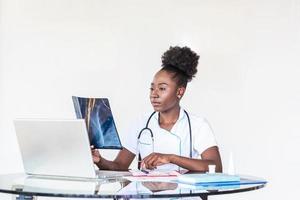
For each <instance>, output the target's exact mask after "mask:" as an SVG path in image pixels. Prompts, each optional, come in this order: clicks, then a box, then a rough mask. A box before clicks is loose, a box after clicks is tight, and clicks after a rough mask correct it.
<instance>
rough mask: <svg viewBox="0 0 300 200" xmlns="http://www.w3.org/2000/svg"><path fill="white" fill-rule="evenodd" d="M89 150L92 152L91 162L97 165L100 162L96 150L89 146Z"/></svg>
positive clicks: (99, 156)
mask: <svg viewBox="0 0 300 200" xmlns="http://www.w3.org/2000/svg"><path fill="white" fill-rule="evenodd" d="M91 150H92V156H93V162H94V163H95V164H97V163H99V162H100V161H101V155H100V153H99V151H98V149H95V148H94V146H91Z"/></svg>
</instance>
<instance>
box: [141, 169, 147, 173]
mask: <svg viewBox="0 0 300 200" xmlns="http://www.w3.org/2000/svg"><path fill="white" fill-rule="evenodd" d="M141 172H144V173H145V174H149V171H147V170H145V169H141Z"/></svg>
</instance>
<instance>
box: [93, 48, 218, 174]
mask: <svg viewBox="0 0 300 200" xmlns="http://www.w3.org/2000/svg"><path fill="white" fill-rule="evenodd" d="M198 59H199V56H198V55H197V54H196V53H195V52H193V51H192V50H191V49H190V48H188V47H178V46H175V47H170V49H169V50H168V51H166V52H165V53H164V54H163V56H162V68H161V69H160V70H159V71H158V72H157V73H156V74H155V76H154V78H153V81H152V83H151V86H150V101H151V104H152V106H153V108H154V112H153V113H152V114H151V113H150V114H148V115H147V116H146V117H144V118H142V119H141V120H140V121H139V122H137V124H136V126H135V127H134V128H133V130H132V131H131V132H130V133H129V134H131V135H128V137H127V138H128V139H127V140H125V141H123V142H122V143H123V147H124V148H123V149H122V150H121V151H120V152H119V154H118V155H117V157H116V158H115V160H113V161H109V160H106V159H105V158H103V157H101V155H100V153H99V152H98V150H95V149H94V150H92V155H93V161H94V163H95V164H96V165H97V166H98V167H99V168H100V169H109V170H128V167H129V165H130V164H131V162H132V161H133V159H134V158H135V156H138V158H139V167H142V168H146V169H156V168H159V169H170V170H171V169H182V168H184V169H187V170H191V171H202V172H205V171H208V165H211V164H213V165H216V171H217V172H221V171H222V162H221V157H220V153H219V150H218V146H217V144H216V141H215V138H214V135H213V132H212V130H211V128H210V126H209V124H208V122H207V121H206V120H205V119H204V118H202V117H198V116H195V115H193V114H191V113H189V112H187V111H185V110H184V109H183V108H181V106H180V100H181V99H182V97H183V95H184V93H185V91H186V88H187V83H188V82H190V81H191V80H192V78H193V77H194V76H195V74H196V73H197V65H198Z"/></svg>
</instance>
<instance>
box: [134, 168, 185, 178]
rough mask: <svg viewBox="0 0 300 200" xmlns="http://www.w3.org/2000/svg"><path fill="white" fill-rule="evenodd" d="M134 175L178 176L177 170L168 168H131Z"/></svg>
mask: <svg viewBox="0 0 300 200" xmlns="http://www.w3.org/2000/svg"><path fill="white" fill-rule="evenodd" d="M129 171H130V172H131V174H132V176H134V177H177V176H179V175H180V173H179V172H177V171H166V170H129Z"/></svg>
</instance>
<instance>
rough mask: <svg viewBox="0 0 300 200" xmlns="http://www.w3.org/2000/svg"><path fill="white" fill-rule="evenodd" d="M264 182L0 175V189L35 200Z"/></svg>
mask: <svg viewBox="0 0 300 200" xmlns="http://www.w3.org/2000/svg"><path fill="white" fill-rule="evenodd" d="M265 185H266V181H265V180H263V179H260V178H254V177H247V176H241V181H240V183H239V184H231V185H230V184H229V185H207V186H203V185H202V186H201V185H188V184H182V183H177V182H174V181H170V180H168V181H162V180H159V181H129V180H127V179H126V177H111V178H102V179H94V180H91V179H82V180H74V179H57V178H55V179H54V178H42V177H32V176H28V175H26V174H7V175H0V192H1V193H9V194H13V195H15V196H16V199H22V198H23V199H37V198H38V197H39V196H48V197H66V198H77V197H80V198H110V199H131V198H134V199H139V198H167V197H169V198H173V197H174V198H176V197H182V198H184V197H190V196H198V197H201V198H202V199H207V198H208V196H210V195H219V194H232V193H238V192H246V191H251V190H257V189H260V188H263V187H264V186H265Z"/></svg>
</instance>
